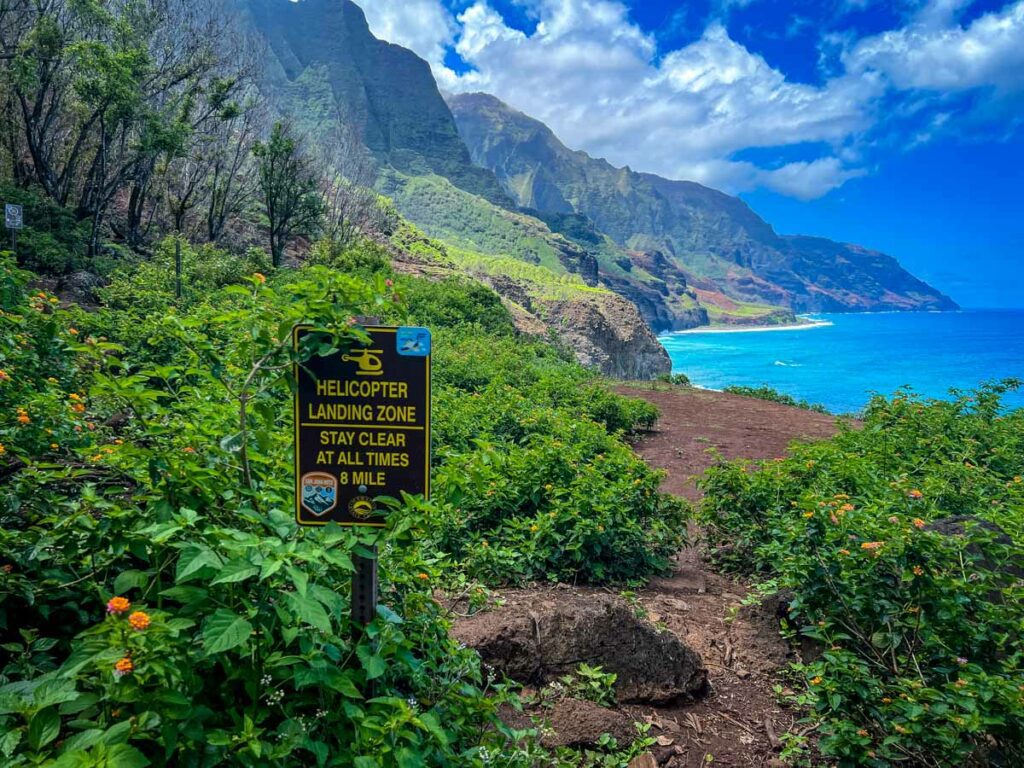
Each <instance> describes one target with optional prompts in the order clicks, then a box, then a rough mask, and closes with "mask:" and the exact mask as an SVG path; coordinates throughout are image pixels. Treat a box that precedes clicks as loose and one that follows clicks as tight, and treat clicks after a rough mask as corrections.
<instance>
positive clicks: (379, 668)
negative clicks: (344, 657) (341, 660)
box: [356, 645, 388, 680]
mask: <svg viewBox="0 0 1024 768" xmlns="http://www.w3.org/2000/svg"><path fill="white" fill-rule="evenodd" d="M356 655H357V656H358V657H359V661H360V662H362V665H363V669H365V670H366V677H367V679H368V680H375V679H376V678H378V677H380V676H381V675H383V674H384V673H385V672H386V671H387V668H388V665H387V662H386V661H384V659H383V658H381V657H380V656H378V655H377V654H375V653H374V652H373V651H372V650H370V649H369V648H368V647H367V646H365V645H360V646H359V647H358V648H356Z"/></svg>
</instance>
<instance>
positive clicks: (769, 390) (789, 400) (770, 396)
mask: <svg viewBox="0 0 1024 768" xmlns="http://www.w3.org/2000/svg"><path fill="white" fill-rule="evenodd" d="M722 391H723V392H729V393H731V394H733V395H743V397H756V398H757V399H758V400H767V401H768V402H770V403H779V404H780V405H790V406H792V407H794V408H804V409H805V410H808V411H815V412H817V413H828V409H827V408H825V406H823V405H820V404H818V403H809V402H807V401H806V400H801V399H799V398H796V397H793V396H792V395H787V394H786V393H785V392H779V391H778V390H777V389H775V388H773V387H769V386H768V385H767V384H762V385H761V386H759V387H748V386H744V385H742V384H732V385H730V386H728V387H725V388H724V389H723V390H722Z"/></svg>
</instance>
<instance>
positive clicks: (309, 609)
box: [286, 592, 331, 633]
mask: <svg viewBox="0 0 1024 768" xmlns="http://www.w3.org/2000/svg"><path fill="white" fill-rule="evenodd" d="M286 594H287V596H288V606H289V607H290V608H291V609H292V610H293V611H294V612H295V614H296V615H297V616H298V617H299V620H300V621H303V622H305V623H306V624H311V625H313V626H314V627H316V628H317V629H319V630H320V631H321V632H327V633H329V632H330V631H331V618H330V617H329V616H328V615H327V611H326V610H324V607H323V606H322V605H321V604H320V603H318V602H317V601H316V600H314V599H313V598H311V597H303V596H302V595H300V594H298V593H297V592H288V593H286Z"/></svg>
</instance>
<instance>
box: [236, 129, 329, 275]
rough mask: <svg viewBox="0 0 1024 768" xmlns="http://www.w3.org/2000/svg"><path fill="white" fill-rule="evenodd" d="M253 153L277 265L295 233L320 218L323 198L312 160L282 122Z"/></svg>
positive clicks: (274, 260)
mask: <svg viewBox="0 0 1024 768" xmlns="http://www.w3.org/2000/svg"><path fill="white" fill-rule="evenodd" d="M253 154H255V155H256V159H257V165H256V167H257V171H258V177H259V184H260V192H261V194H262V196H263V206H264V211H265V213H266V215H267V221H268V224H269V228H270V255H271V258H272V260H273V263H274V266H275V267H276V266H280V264H281V256H282V254H283V253H284V248H285V246H286V245H287V244H288V241H289V240H290V239H291V237H292V236H293V235H294V234H295V233H296V232H299V231H303V230H305V231H307V232H309V231H311V230H314V229H316V228H317V226H318V225H319V223H320V220H321V218H322V217H323V212H324V203H323V198H322V196H321V194H320V189H319V179H318V178H317V175H316V173H315V172H314V170H313V168H312V163H311V162H310V161H309V159H308V158H307V156H306V155H305V154H304V153H303V151H302V149H301V147H300V146H299V143H298V141H297V140H296V138H295V136H294V135H293V134H292V131H291V129H290V128H289V127H288V126H287V125H285V124H284V123H280V122H278V123H275V124H274V128H273V130H272V131H271V133H270V139H269V140H268V141H267V142H266V143H263V142H259V143H257V144H256V146H255V147H254V148H253Z"/></svg>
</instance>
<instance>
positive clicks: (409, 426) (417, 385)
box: [292, 326, 430, 527]
mask: <svg viewBox="0 0 1024 768" xmlns="http://www.w3.org/2000/svg"><path fill="white" fill-rule="evenodd" d="M311 332H312V328H311V327H310V326H296V327H295V329H294V331H293V337H292V339H293V343H294V346H295V348H296V349H298V347H299V343H300V342H301V340H302V338H303V337H304V336H305V335H306V334H309V333H311ZM366 332H367V333H368V334H369V335H370V338H371V342H370V343H369V344H368V345H365V346H357V347H353V348H351V349H349V350H347V351H342V352H338V353H336V354H334V355H330V356H328V357H313V358H311V359H309V360H308V361H306V362H305V363H303V364H302V365H296V366H295V378H296V382H297V385H298V386H297V389H296V393H295V519H296V522H298V524H299V525H326V524H327V523H330V522H335V523H338V524H339V525H349V526H371V527H373V526H376V527H381V526H383V525H384V520H383V518H382V514H381V511H380V507H379V506H378V503H377V498H378V497H381V496H389V497H394V498H400V497H401V494H402V493H403V492H405V493H409V494H413V495H416V494H422V495H424V496H426V495H428V493H429V491H430V331H428V330H427V329H426V328H415V327H403V328H396V327H388V326H367V327H366Z"/></svg>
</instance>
